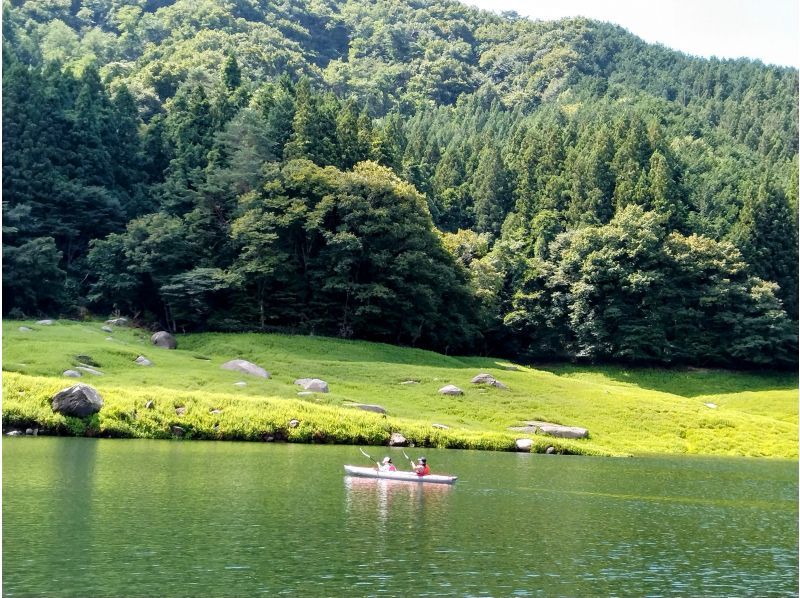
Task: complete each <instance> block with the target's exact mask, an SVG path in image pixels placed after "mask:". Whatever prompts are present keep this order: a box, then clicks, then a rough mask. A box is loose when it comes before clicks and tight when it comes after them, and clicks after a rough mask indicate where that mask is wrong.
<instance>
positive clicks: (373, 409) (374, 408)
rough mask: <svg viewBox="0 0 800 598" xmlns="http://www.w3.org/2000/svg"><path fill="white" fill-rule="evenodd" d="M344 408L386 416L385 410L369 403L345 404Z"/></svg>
mask: <svg viewBox="0 0 800 598" xmlns="http://www.w3.org/2000/svg"><path fill="white" fill-rule="evenodd" d="M344 407H354V408H356V409H361V410H362V411H371V412H372V413H380V414H381V415H386V408H385V407H381V406H380V405H370V404H369V403H345V404H344Z"/></svg>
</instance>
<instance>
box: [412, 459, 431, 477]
mask: <svg viewBox="0 0 800 598" xmlns="http://www.w3.org/2000/svg"><path fill="white" fill-rule="evenodd" d="M414 472H415V473H416V474H417V475H418V476H423V475H428V474H429V473H430V472H431V468H430V467H428V460H427V459H426V458H425V457H420V458H419V459H417V464H416V465H415V466H414Z"/></svg>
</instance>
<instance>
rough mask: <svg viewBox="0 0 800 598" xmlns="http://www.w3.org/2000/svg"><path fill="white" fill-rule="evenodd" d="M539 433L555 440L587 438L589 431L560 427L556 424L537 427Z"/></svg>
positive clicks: (574, 427) (573, 427)
mask: <svg viewBox="0 0 800 598" xmlns="http://www.w3.org/2000/svg"><path fill="white" fill-rule="evenodd" d="M539 431H540V432H541V433H542V434H547V435H548V436H555V437H556V438H589V430H587V429H586V428H579V427H577V426H560V425H557V424H550V425H546V426H539Z"/></svg>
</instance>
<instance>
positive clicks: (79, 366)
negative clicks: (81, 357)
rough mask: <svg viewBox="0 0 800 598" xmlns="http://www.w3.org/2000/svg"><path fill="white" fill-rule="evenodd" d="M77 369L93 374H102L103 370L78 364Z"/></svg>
mask: <svg viewBox="0 0 800 598" xmlns="http://www.w3.org/2000/svg"><path fill="white" fill-rule="evenodd" d="M75 369H76V370H80V371H82V372H86V373H87V374H91V375H92V376H102V375H103V372H101V371H100V370H96V369H94V368H90V367H89V366H88V365H76V366H75Z"/></svg>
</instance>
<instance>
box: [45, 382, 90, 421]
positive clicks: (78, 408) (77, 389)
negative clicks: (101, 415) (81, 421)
mask: <svg viewBox="0 0 800 598" xmlns="http://www.w3.org/2000/svg"><path fill="white" fill-rule="evenodd" d="M50 402H51V406H52V409H53V411H55V412H56V413H61V414H63V415H69V416H72V417H87V416H89V415H92V414H93V413H97V412H98V411H100V409H102V407H103V398H102V397H101V396H100V393H99V392H97V390H96V389H94V388H92V387H91V386H89V385H87V384H75V385H74V386H70V387H69V388H64V389H62V390H60V391H58V392H57V393H56V394H55V395H53V397H52V399H51V400H50Z"/></svg>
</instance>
